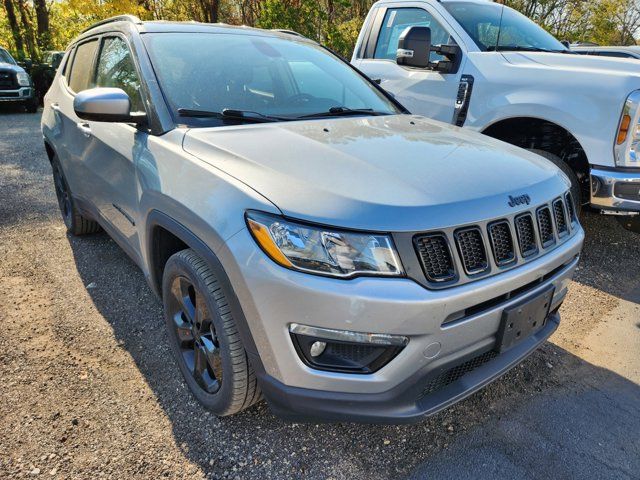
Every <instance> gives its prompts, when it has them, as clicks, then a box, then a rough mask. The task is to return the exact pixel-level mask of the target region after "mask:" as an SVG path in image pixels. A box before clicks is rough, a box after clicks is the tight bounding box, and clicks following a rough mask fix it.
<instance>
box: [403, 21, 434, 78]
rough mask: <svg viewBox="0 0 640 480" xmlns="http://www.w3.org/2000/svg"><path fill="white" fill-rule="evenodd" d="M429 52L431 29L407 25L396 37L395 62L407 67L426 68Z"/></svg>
mask: <svg viewBox="0 0 640 480" xmlns="http://www.w3.org/2000/svg"><path fill="white" fill-rule="evenodd" d="M430 53H431V29H430V28H429V27H418V26H413V27H407V28H406V29H405V30H404V31H403V32H402V33H401V34H400V38H399V39H398V50H397V52H396V62H397V63H398V65H404V66H407V67H417V68H427V67H428V66H429V54H430Z"/></svg>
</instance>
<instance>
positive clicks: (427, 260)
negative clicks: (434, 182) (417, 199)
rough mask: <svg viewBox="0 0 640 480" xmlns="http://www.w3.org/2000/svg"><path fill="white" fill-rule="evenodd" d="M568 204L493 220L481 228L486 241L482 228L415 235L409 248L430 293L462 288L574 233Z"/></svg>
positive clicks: (558, 201) (566, 199) (567, 200)
mask: <svg viewBox="0 0 640 480" xmlns="http://www.w3.org/2000/svg"><path fill="white" fill-rule="evenodd" d="M570 200H571V197H570V196H569V195H568V194H567V195H565V196H563V197H561V198H557V199H555V200H554V201H553V202H551V203H550V204H549V205H543V206H541V207H539V208H538V209H537V210H535V211H531V212H525V213H521V214H519V215H517V216H515V217H512V218H503V219H500V220H496V221H494V222H492V223H489V224H488V225H487V226H486V235H485V232H484V228H485V227H484V226H483V225H470V226H467V227H464V228H460V229H457V230H455V231H453V233H446V232H444V231H441V232H435V233H425V234H419V235H416V236H415V237H414V238H413V243H414V248H415V251H416V253H417V255H418V260H419V261H420V264H421V266H422V270H423V272H424V274H425V277H426V280H427V283H428V284H429V285H432V286H434V287H435V288H444V287H446V286H450V285H452V284H459V283H466V282H469V281H471V280H473V278H471V277H475V276H485V275H487V274H489V273H490V272H491V271H492V266H493V267H494V268H493V270H495V272H494V273H497V270H496V269H495V267H499V268H500V269H501V270H503V269H505V268H512V267H514V266H516V265H519V264H521V263H523V262H525V261H528V260H530V259H532V258H535V257H536V256H538V255H539V254H541V252H543V251H544V250H543V249H545V250H546V249H549V248H550V247H551V246H552V245H555V244H556V243H558V242H559V241H560V240H561V239H565V238H567V237H569V236H570V234H571V232H572V230H573V229H574V228H575V227H573V222H572V218H571V215H572V213H571V212H572V206H571V204H570ZM567 214H568V215H569V217H567ZM454 243H455V247H456V248H454V249H452V248H450V245H452V244H454Z"/></svg>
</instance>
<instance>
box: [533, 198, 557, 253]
mask: <svg viewBox="0 0 640 480" xmlns="http://www.w3.org/2000/svg"><path fill="white" fill-rule="evenodd" d="M536 219H537V220H538V233H539V234H540V243H542V247H543V248H549V247H550V246H551V245H553V244H554V243H556V237H555V235H554V234H553V220H552V218H551V210H549V207H546V206H545V207H540V208H539V209H538V210H537V211H536Z"/></svg>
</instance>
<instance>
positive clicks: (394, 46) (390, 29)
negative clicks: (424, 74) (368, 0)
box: [373, 8, 450, 62]
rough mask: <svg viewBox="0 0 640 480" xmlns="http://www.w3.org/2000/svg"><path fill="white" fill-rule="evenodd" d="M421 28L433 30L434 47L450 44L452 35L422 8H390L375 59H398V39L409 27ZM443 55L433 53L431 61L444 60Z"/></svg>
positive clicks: (379, 36) (379, 38)
mask: <svg viewBox="0 0 640 480" xmlns="http://www.w3.org/2000/svg"><path fill="white" fill-rule="evenodd" d="M413 26H419V27H429V28H430V29H431V43H432V45H441V44H446V43H449V39H450V35H449V33H448V32H447V31H446V30H445V29H444V27H443V26H442V25H440V23H438V22H437V21H436V20H435V19H434V18H433V16H432V15H431V14H430V13H429V12H427V11H426V10H423V9H422V8H389V9H388V10H387V13H386V14H385V16H384V20H383V22H382V27H381V28H380V34H379V35H378V42H377V43H376V49H375V52H374V54H373V58H384V59H388V60H395V59H396V51H397V50H398V39H399V38H400V34H402V32H404V31H405V30H406V29H407V28H408V27H413ZM442 59H443V57H442V56H441V55H437V54H436V53H435V52H431V57H430V60H431V61H432V62H436V61H439V60H442Z"/></svg>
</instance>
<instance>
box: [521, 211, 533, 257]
mask: <svg viewBox="0 0 640 480" xmlns="http://www.w3.org/2000/svg"><path fill="white" fill-rule="evenodd" d="M516 233H517V235H518V244H519V245H520V254H521V255H522V256H523V257H530V256H532V255H535V254H536V253H537V252H538V243H537V242H536V231H535V227H534V226H533V218H531V214H530V213H525V214H524V215H520V216H519V217H518V218H516Z"/></svg>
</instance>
